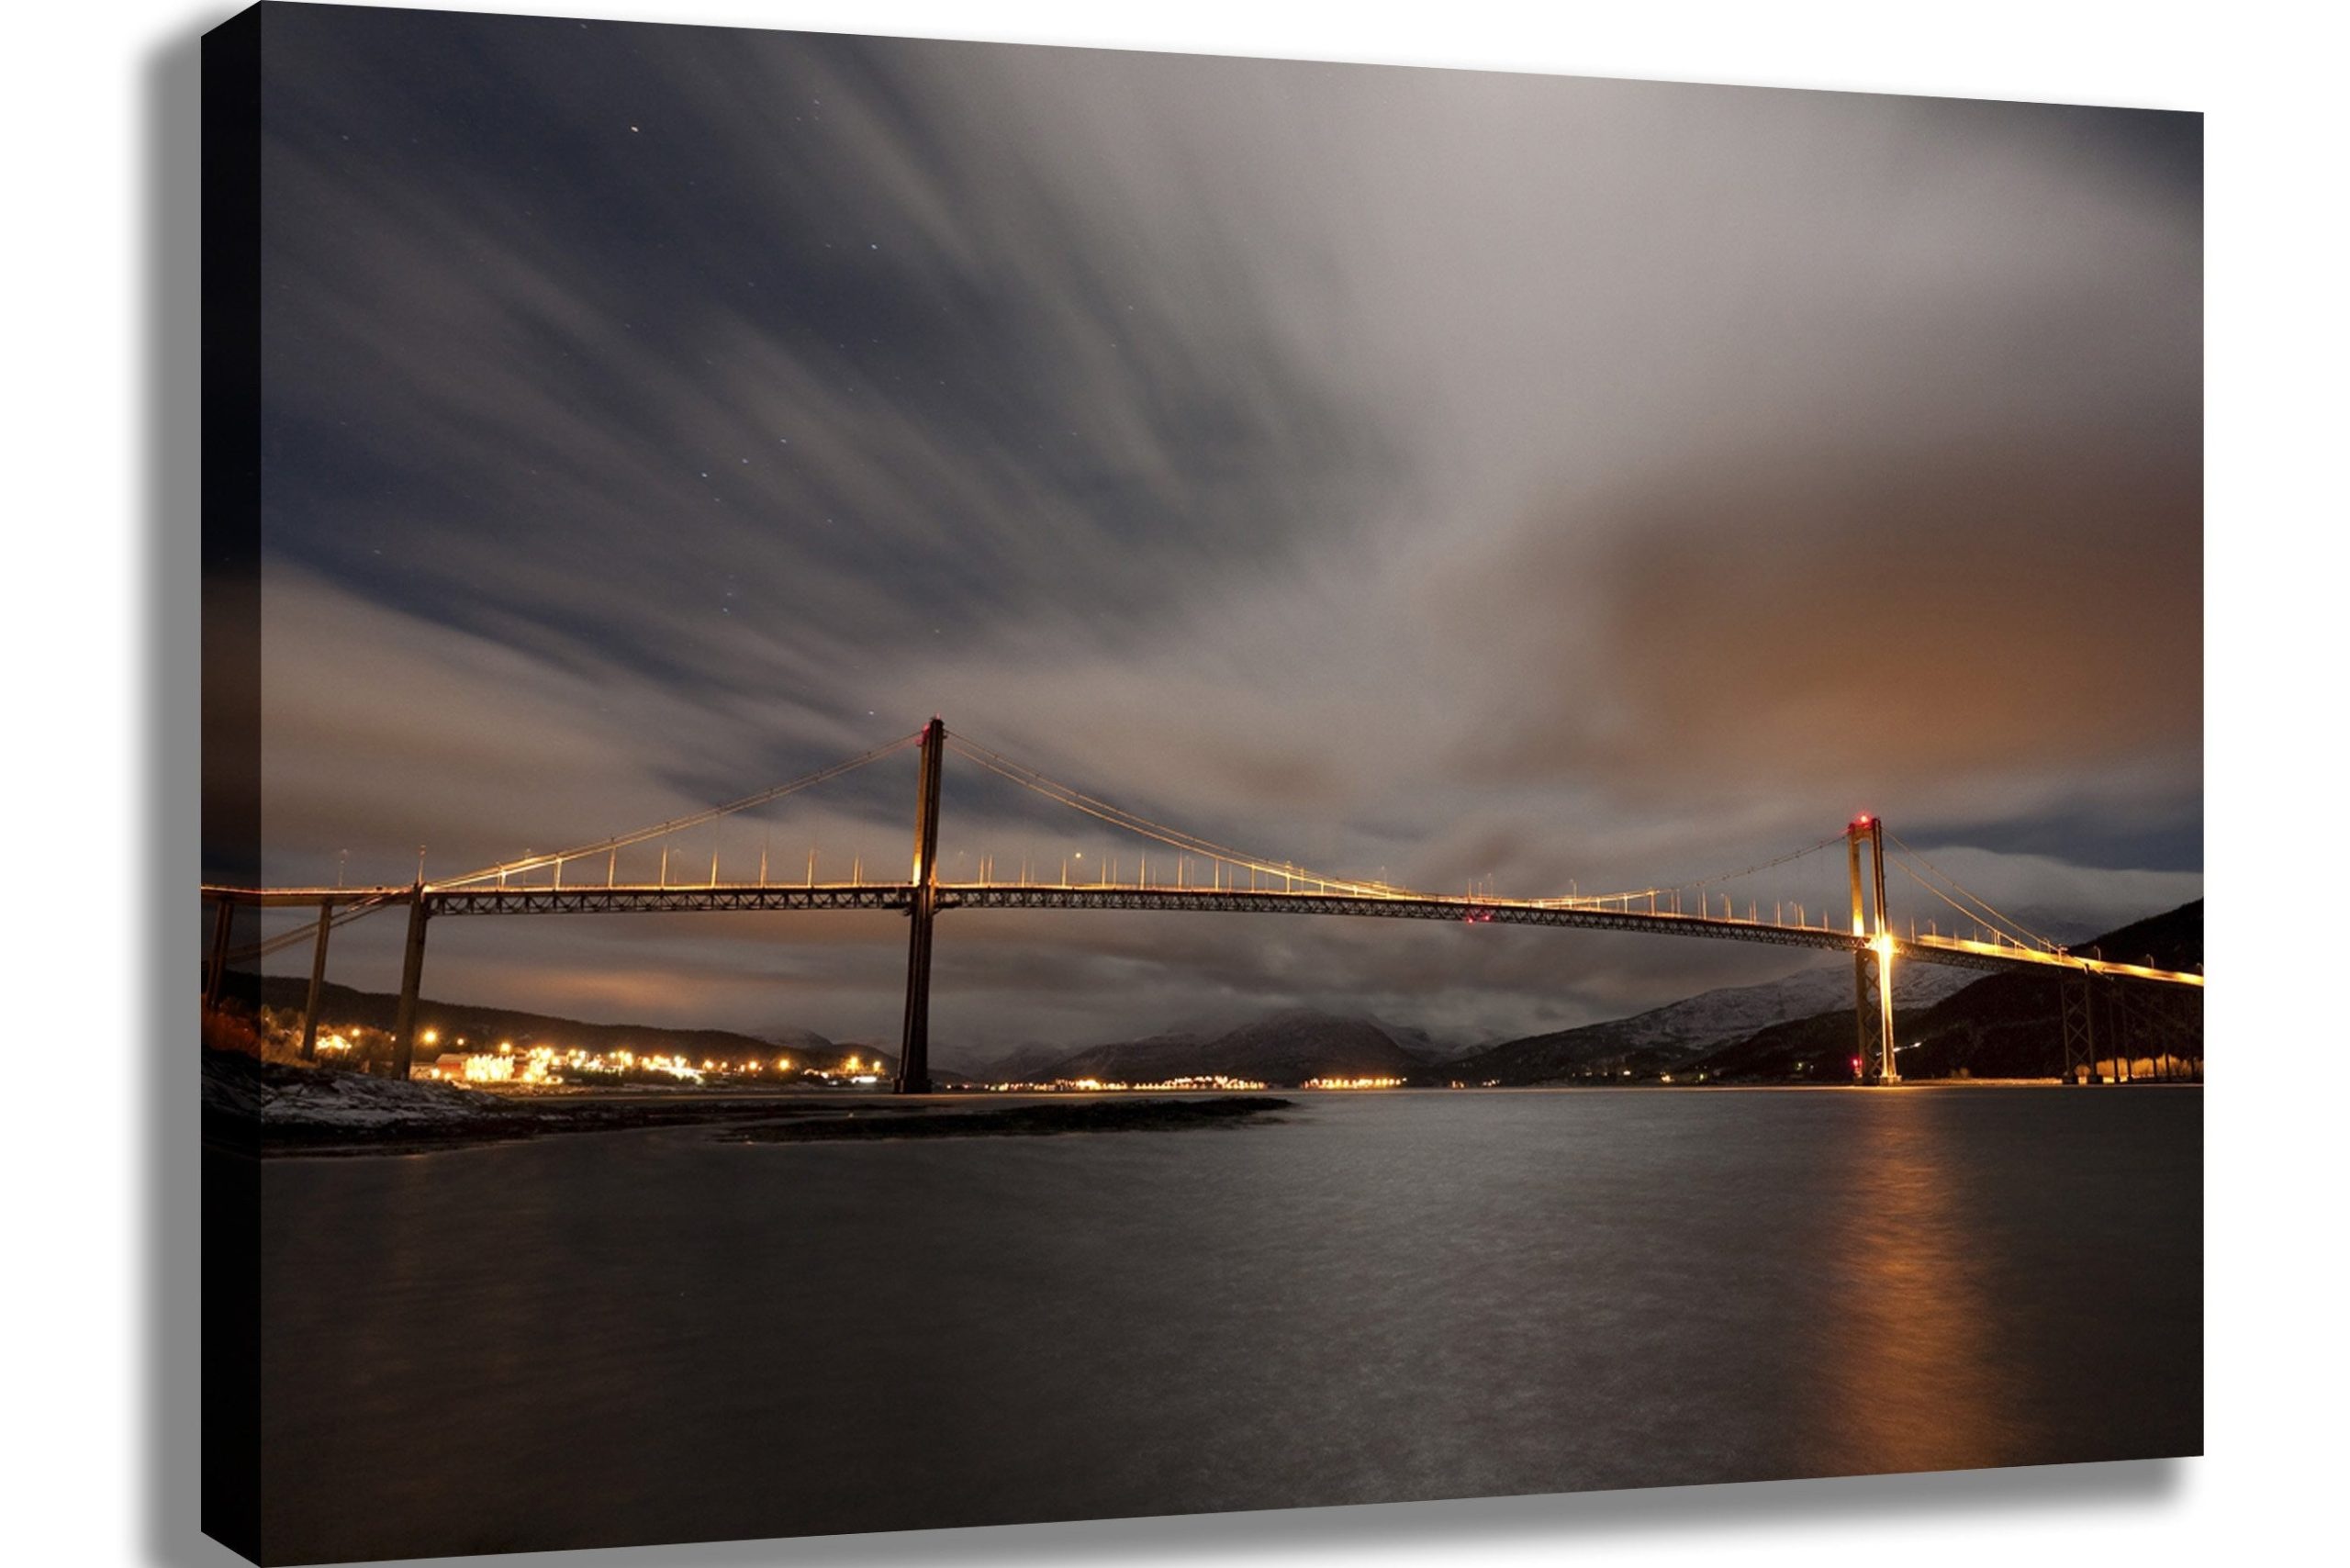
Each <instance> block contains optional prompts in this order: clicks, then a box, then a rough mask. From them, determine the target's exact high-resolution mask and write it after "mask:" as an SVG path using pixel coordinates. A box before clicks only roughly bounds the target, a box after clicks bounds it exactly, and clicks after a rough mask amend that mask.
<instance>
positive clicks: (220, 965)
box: [204, 899, 237, 1013]
mask: <svg viewBox="0 0 2350 1568" xmlns="http://www.w3.org/2000/svg"><path fill="white" fill-rule="evenodd" d="M236 918H237V905H236V902H235V901H234V900H231V899H219V900H217V901H215V902H214V903H213V905H212V951H211V952H210V953H209V954H207V955H206V957H205V960H204V1010H205V1011H206V1012H207V1013H209V1012H212V1011H213V1010H214V1009H216V1008H218V1006H219V1005H220V981H221V979H222V977H224V976H225V975H227V974H228V972H229V927H230V926H231V925H232V924H234V923H235V921H236Z"/></svg>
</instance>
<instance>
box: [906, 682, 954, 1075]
mask: <svg viewBox="0 0 2350 1568" xmlns="http://www.w3.org/2000/svg"><path fill="white" fill-rule="evenodd" d="M945 761H946V721H945V720H943V719H940V718H937V717H933V718H932V719H931V721H930V722H929V724H928V725H926V726H925V727H924V728H923V732H922V783H921V785H920V786H919V788H920V791H921V792H920V793H919V794H918V795H917V796H916V798H915V808H914V875H913V897H912V901H911V902H909V903H908V904H907V905H906V916H907V919H908V920H909V921H910V922H911V923H912V927H913V929H912V932H911V933H910V935H909V936H908V939H907V944H906V1027H905V1033H904V1035H903V1036H902V1037H901V1039H900V1041H899V1044H898V1081H897V1085H896V1087H897V1092H899V1093H901V1094H927V1093H929V1092H930V936H931V926H932V924H933V923H934V921H935V920H936V919H937V917H938V775H939V771H940V767H941V765H942V764H944V763H945Z"/></svg>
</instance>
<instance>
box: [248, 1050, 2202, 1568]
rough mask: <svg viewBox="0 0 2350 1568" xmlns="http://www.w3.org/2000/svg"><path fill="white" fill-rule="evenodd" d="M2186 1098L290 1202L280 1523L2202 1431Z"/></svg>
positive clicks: (1896, 1453)
mask: <svg viewBox="0 0 2350 1568" xmlns="http://www.w3.org/2000/svg"><path fill="white" fill-rule="evenodd" d="M2201 1109H2202V1106H2201V1095H2200V1092H2199V1091H2194V1090H2183V1091H2182V1090H2131V1091H2063V1090H2048V1091H2009V1090H1975V1091H1964V1090H1948V1091H1901V1092H1887V1093H1877V1092H1861V1091H1845V1092H1782V1093H1773V1092H1753V1093H1743V1092H1589V1091H1583V1092H1567V1093H1525V1092H1517V1093H1505V1094H1474V1093H1451V1094H1448V1093H1433V1094H1378V1095H1368V1094H1366V1095H1356V1096H1347V1095H1329V1096H1307V1097H1303V1103H1302V1106H1301V1109H1300V1110H1299V1111H1297V1112H1294V1113H1292V1114H1291V1115H1290V1117H1289V1119H1288V1120H1287V1121H1286V1122H1285V1123H1283V1124H1282V1125H1280V1126H1249V1127H1238V1128H1232V1129H1219V1130H1208V1131H1191V1132H1180V1133H1126V1134H1114V1135H1102V1136H1093V1137H1058V1138H990V1139H973V1140H968V1141H965V1140H953V1141H927V1142H921V1143H907V1144H875V1145H840V1144H813V1145H766V1146H741V1145H727V1144H721V1143H717V1142H715V1141H713V1140H711V1139H710V1138H709V1137H707V1136H706V1135H704V1134H701V1133H699V1132H694V1131H690V1130H669V1131H661V1132H651V1133H632V1134H621V1135H610V1136H592V1137H566V1138H554V1139H548V1140H543V1141H541V1142H538V1143H532V1144H522V1145H513V1146H508V1147H502V1148H487V1149H476V1150H468V1151H464V1152H458V1153H444V1154H436V1155H430V1156H420V1157H411V1158H402V1159H343V1160H297V1161H277V1162H273V1163H272V1164H271V1165H270V1166H269V1167H268V1168H267V1170H265V1172H264V1178H263V1226H264V1264H263V1274H264V1278H263V1292H264V1302H265V1308H266V1332H265V1350H264V1356H263V1374H264V1375H263V1386H264V1398H265V1407H266V1409H267V1411H268V1421H267V1426H266V1428H265V1431H264V1436H263V1446H264V1464H265V1474H266V1476H267V1481H266V1483H265V1486H264V1509H265V1515H266V1520H265V1529H267V1530H268V1532H269V1540H270V1550H271V1552H272V1554H273V1555H274V1556H278V1557H281V1558H288V1559H291V1558H311V1559H319V1558H334V1557H346V1558H347V1557H353V1556H395V1555H411V1554H418V1555H420V1554H427V1553H437V1552H455V1551H493V1550H502V1549H513V1548H553V1547H566V1546H587V1545H601V1544H625V1543H632V1542H643V1541H657V1540H707V1539H721V1538H729V1537H749V1536H766V1535H778V1534H791V1533H812V1532H830V1531H838V1530H854V1529H890V1528H908V1527H913V1526H925V1525H950V1524H973V1523H1000V1522H1012V1521H1018V1520H1028V1519H1037V1518H1075V1517H1100V1516H1113V1515H1125V1514H1144V1513H1166V1512H1177V1511H1189V1510H1199V1509H1216V1508H1238V1507H1269V1506H1305V1505H1317V1504H1334V1503H1349V1502H1365V1501H1378V1500H1390V1499H1400V1498H1409V1497H1431V1496H1461V1495H1488V1494H1500V1493H1511V1492H1537V1491H1543V1492H1547V1491H1562V1490H1572V1489H1579V1488H1586V1487H1595V1486H1621V1485H1640V1484H1668V1483H1680V1482H1695V1481H1711V1480H1743V1479H1762V1478H1767V1477H1775V1476H1791V1475H1807V1474H1822V1473H1850V1472H1855V1471H1878V1470H1908V1469H1920V1468H1945V1467H1958V1466H1975V1465H1984V1464H1999V1463H2021V1462H2053V1461H2061V1460H2078V1459H2092V1458H2121V1457H2136V1456H2143V1455H2154V1454H2165V1453H2183V1452H2192V1451H2195V1450H2198V1449H2199V1446H2200V1442H2201V1392H2200V1376H2201V1369H2200V1361H2201V1335H2202V1317H2201V1294H2200V1290H2201V1284H2200V1271H2201V1197H2200V1186H2201Z"/></svg>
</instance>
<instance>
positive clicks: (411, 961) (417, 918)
mask: <svg viewBox="0 0 2350 1568" xmlns="http://www.w3.org/2000/svg"><path fill="white" fill-rule="evenodd" d="M426 918H427V913H426V910H425V905H424V884H423V883H422V882H419V883H417V884H416V886H415V887H413V888H411V889H409V890H408V946H407V949H406V951H405V953H404V954H403V955H402V957H401V959H400V1005H399V1012H398V1014H397V1015H395V1017H394V1018H393V1020H392V1076H393V1077H394V1078H397V1079H400V1080H403V1081H405V1080H406V1079H407V1078H408V1072H409V1070H410V1069H412V1068H413V1067H414V1066H415V1065H416V998H417V992H418V991H419V990H420V989H421V987H422V986H423V983H424V922H425V920H426ZM325 951H326V946H325V937H324V935H321V936H320V938H319V953H320V955H321V956H322V957H323V955H324V953H325Z"/></svg>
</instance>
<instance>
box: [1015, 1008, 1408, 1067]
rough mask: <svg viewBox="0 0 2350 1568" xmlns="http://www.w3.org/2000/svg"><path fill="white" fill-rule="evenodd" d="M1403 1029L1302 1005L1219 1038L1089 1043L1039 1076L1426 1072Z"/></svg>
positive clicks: (1164, 1037) (1169, 1037) (1161, 1037)
mask: <svg viewBox="0 0 2350 1568" xmlns="http://www.w3.org/2000/svg"><path fill="white" fill-rule="evenodd" d="M1398 1033H1404V1031H1394V1030H1391V1029H1390V1028H1389V1027H1388V1026H1386V1025H1382V1024H1379V1023H1377V1022H1375V1021H1374V1020H1371V1019H1368V1018H1340V1017H1336V1016H1333V1015H1332V1014H1326V1013H1315V1012H1311V1011H1304V1010H1301V1011H1297V1012H1290V1013H1281V1014H1275V1015H1274V1016H1272V1017H1270V1018H1265V1019H1260V1020H1259V1021H1258V1022H1256V1023H1254V1024H1244V1025H1241V1026H1240V1027H1239V1028H1237V1029H1232V1030H1228V1031H1226V1032H1225V1033H1224V1034H1221V1035H1216V1036H1206V1037H1203V1036H1198V1035H1154V1036H1150V1037H1149V1038H1148V1039H1142V1040H1126V1041H1122V1042H1120V1043H1117V1044H1114V1045H1106V1046H1093V1047H1088V1048H1087V1049H1085V1050H1081V1051H1078V1052H1076V1053H1075V1054H1073V1055H1070V1056H1066V1057H1063V1058H1061V1059H1060V1060H1058V1061H1057V1062H1055V1063H1053V1064H1052V1066H1051V1067H1050V1068H1049V1069H1047V1070H1045V1072H1044V1073H1043V1074H1041V1075H1040V1076H1045V1077H1051V1078H1100V1079H1106V1080H1113V1081H1125V1082H1129V1083H1137V1082H1147V1081H1158V1080H1161V1079H1167V1078H1182V1077H1193V1076H1198V1075H1202V1074H1206V1073H1222V1074H1224V1075H1225V1076H1226V1077H1230V1078H1252V1079H1258V1080H1260V1081H1264V1082H1267V1083H1273V1084H1281V1085H1295V1084H1299V1083H1303V1082H1304V1081H1306V1080H1307V1079H1310V1078H1373V1077H1379V1078H1386V1077H1393V1078H1410V1077H1413V1076H1415V1075H1423V1076H1424V1075H1425V1068H1426V1065H1427V1064H1426V1063H1425V1062H1424V1061H1423V1060H1422V1058H1419V1057H1417V1056H1415V1055H1414V1054H1413V1053H1412V1052H1410V1051H1408V1050H1406V1049H1405V1048H1404V1047H1403V1046H1402V1045H1401V1044H1399V1043H1398V1041H1397V1039H1396V1035H1397V1034H1398ZM1413 1033H1414V1034H1416V1032H1413ZM1416 1037H1418V1038H1423V1039H1425V1038H1426V1036H1416Z"/></svg>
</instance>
